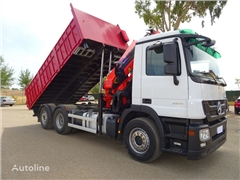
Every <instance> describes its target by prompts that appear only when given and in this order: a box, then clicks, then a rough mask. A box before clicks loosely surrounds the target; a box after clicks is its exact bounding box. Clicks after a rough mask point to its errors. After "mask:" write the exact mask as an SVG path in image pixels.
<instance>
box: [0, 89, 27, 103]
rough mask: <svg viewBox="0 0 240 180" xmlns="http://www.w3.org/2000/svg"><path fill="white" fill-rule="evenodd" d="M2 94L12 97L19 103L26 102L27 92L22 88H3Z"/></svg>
mask: <svg viewBox="0 0 240 180" xmlns="http://www.w3.org/2000/svg"><path fill="white" fill-rule="evenodd" d="M0 95H1V96H10V97H12V98H13V99H15V101H16V104H18V105H23V104H26V96H25V92H24V91H22V90H11V89H1V92H0Z"/></svg>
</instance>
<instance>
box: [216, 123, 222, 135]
mask: <svg viewBox="0 0 240 180" xmlns="http://www.w3.org/2000/svg"><path fill="white" fill-rule="evenodd" d="M222 132H223V125H221V126H219V127H217V134H220V133H222Z"/></svg>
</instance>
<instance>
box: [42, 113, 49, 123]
mask: <svg viewBox="0 0 240 180" xmlns="http://www.w3.org/2000/svg"><path fill="white" fill-rule="evenodd" d="M41 120H42V123H43V124H44V125H46V124H47V120H48V116H47V112H46V111H43V113H42V116H41Z"/></svg>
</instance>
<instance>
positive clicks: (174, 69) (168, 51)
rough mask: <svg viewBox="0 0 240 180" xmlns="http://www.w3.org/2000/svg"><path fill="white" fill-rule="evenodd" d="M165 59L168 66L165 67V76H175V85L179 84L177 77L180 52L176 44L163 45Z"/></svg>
mask: <svg viewBox="0 0 240 180" xmlns="http://www.w3.org/2000/svg"><path fill="white" fill-rule="evenodd" d="M163 58H164V62H165V63H167V65H165V66H164V72H165V74H169V75H173V81H174V84H175V85H178V84H179V81H178V80H177V77H176V75H178V52H177V45H176V43H168V44H164V45H163Z"/></svg>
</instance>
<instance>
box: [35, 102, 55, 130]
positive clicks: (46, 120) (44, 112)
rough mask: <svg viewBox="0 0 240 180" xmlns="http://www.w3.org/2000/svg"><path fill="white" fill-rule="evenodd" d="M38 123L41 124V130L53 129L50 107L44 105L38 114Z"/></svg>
mask: <svg viewBox="0 0 240 180" xmlns="http://www.w3.org/2000/svg"><path fill="white" fill-rule="evenodd" d="M38 118H39V121H40V122H41V125H42V128H43V129H52V128H53V121H52V112H51V110H50V107H48V106H46V105H44V106H43V107H42V108H41V110H40V113H39V116H38Z"/></svg>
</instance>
